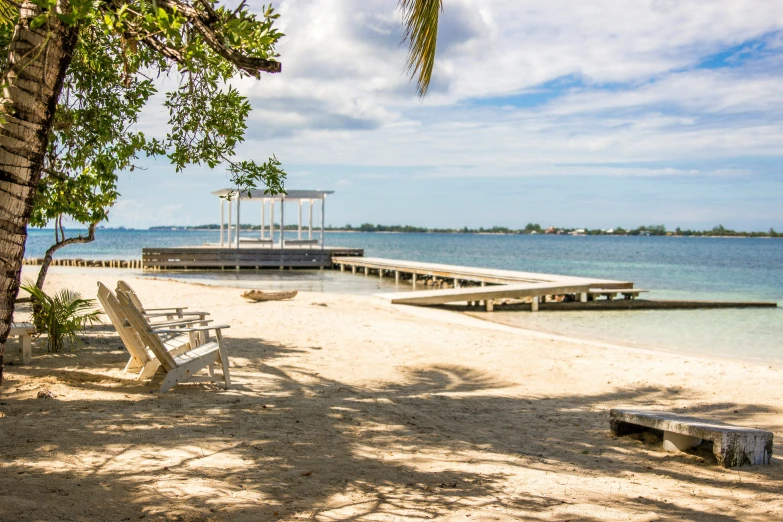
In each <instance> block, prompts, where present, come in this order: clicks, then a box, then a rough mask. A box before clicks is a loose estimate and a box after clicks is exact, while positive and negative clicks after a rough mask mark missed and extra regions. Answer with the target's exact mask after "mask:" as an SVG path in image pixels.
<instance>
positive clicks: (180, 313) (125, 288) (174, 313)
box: [117, 281, 209, 321]
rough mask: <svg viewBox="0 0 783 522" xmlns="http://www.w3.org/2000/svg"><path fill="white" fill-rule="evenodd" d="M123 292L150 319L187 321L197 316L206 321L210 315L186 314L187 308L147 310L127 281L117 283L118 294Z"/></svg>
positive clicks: (173, 307) (174, 307) (204, 313)
mask: <svg viewBox="0 0 783 522" xmlns="http://www.w3.org/2000/svg"><path fill="white" fill-rule="evenodd" d="M120 292H123V293H125V294H127V296H128V297H129V298H130V301H131V303H132V304H133V306H135V307H136V309H137V310H138V311H139V312H141V315H143V316H144V317H146V318H148V319H154V318H158V317H164V318H166V320H169V321H173V320H176V319H185V318H187V317H191V316H197V317H199V318H201V319H204V318H205V317H206V316H208V315H209V314H208V313H207V312H185V310H187V309H188V307H187V306H172V307H168V308H145V307H144V305H143V304H142V303H141V299H139V296H138V294H137V293H136V291H135V290H133V288H131V287H130V285H129V284H128V283H126V282H125V281H117V293H118V294H119V293H120Z"/></svg>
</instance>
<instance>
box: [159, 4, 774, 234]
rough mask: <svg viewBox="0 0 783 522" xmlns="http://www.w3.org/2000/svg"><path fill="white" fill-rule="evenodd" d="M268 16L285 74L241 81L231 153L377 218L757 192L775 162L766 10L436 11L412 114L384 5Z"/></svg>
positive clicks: (282, 7)
mask: <svg viewBox="0 0 783 522" xmlns="http://www.w3.org/2000/svg"><path fill="white" fill-rule="evenodd" d="M252 3H254V4H255V5H254V7H256V8H258V9H260V6H261V3H262V2H260V1H259V0H254V2H251V4H252ZM277 6H278V11H279V12H280V14H281V18H280V23H281V27H282V30H283V31H284V32H285V33H286V37H285V38H284V40H283V41H282V43H281V44H280V46H279V49H278V50H279V52H280V54H281V58H280V59H281V61H282V63H283V72H282V74H279V75H264V76H263V78H262V79H261V81H256V80H254V79H244V80H237V81H236V85H237V86H238V88H239V89H240V90H241V92H243V93H244V94H246V95H247V96H248V97H249V98H250V99H251V101H252V104H253V107H254V111H253V113H252V115H251V120H250V126H249V130H248V141H247V142H246V143H245V144H244V145H243V146H242V147H241V148H240V151H239V152H240V154H241V155H243V156H245V157H252V158H255V159H261V160H263V159H265V158H266V157H268V156H269V155H270V154H271V153H273V152H274V153H275V154H277V156H278V157H279V158H280V159H281V160H282V161H283V163H284V166H286V167H287V168H288V169H289V172H290V173H291V181H290V183H289V184H290V186H292V187H294V186H299V187H302V185H301V183H304V184H310V183H315V184H316V185H319V186H322V187H324V186H325V184H326V183H332V184H333V185H335V186H336V185H339V186H340V187H341V190H342V191H343V192H345V193H349V192H350V190H358V189H359V188H360V187H361V190H364V191H365V192H363V194H362V198H363V199H365V200H366V199H370V198H372V197H377V198H378V200H379V201H380V200H383V198H385V197H386V196H387V190H388V187H387V186H385V185H384V186H383V187H380V185H379V188H378V189H377V191H378V192H377V193H373V192H372V190H373V189H372V186H373V183H379V184H380V183H382V182H384V180H388V179H394V178H400V179H405V180H420V181H421V180H432V182H433V183H434V182H435V181H436V180H437V182H438V183H448V182H447V181H445V180H447V179H453V180H462V179H466V178H478V179H486V180H491V179H493V178H503V179H504V180H505V179H507V178H512V177H535V176H538V177H544V178H546V177H550V176H583V177H584V178H585V179H591V178H594V177H595V178H596V179H597V178H598V177H601V178H602V179H603V178H604V177H606V176H609V177H611V178H613V179H614V178H623V177H624V178H633V179H643V178H649V177H660V178H678V177H682V178H685V179H698V178H700V177H710V178H713V179H740V178H741V179H746V178H747V179H751V178H753V176H754V175H758V174H759V172H760V171H759V170H758V168H762V169H766V170H764V171H763V172H764V173H765V175H767V176H769V175H770V174H769V167H768V166H764V165H762V167H758V166H757V165H756V164H755V163H754V162H753V161H750V160H753V159H754V158H757V159H760V160H759V161H761V160H763V159H764V158H775V157H780V156H783V124H781V121H783V101H782V100H783V98H781V96H780V85H781V84H783V2H780V1H779V0H774V1H773V0H749V1H745V2H737V1H736V0H688V1H685V0H682V1H681V0H651V1H638V0H592V1H590V2H582V3H579V2H574V1H573V0H551V1H549V2H540V1H536V2H533V1H520V0H446V1H445V12H444V14H443V18H442V20H441V28H440V33H439V54H438V60H437V63H436V69H435V74H434V77H433V83H432V86H431V90H430V93H429V94H428V95H427V97H426V98H425V99H423V100H422V99H419V98H417V97H416V96H415V89H414V85H413V84H411V83H410V82H409V81H408V77H407V75H406V73H405V71H404V64H405V55H406V53H405V48H404V47H401V46H400V45H399V43H400V40H401V37H402V28H401V16H400V14H399V12H398V11H397V2H395V1H389V0H283V1H282V2H280V3H279V4H277ZM748 42H749V43H748ZM737 46H743V47H742V48H740V49H735V48H736V47H737ZM732 49H734V51H733V52H732V53H729V54H730V55H727V56H725V57H724V59H725V62H726V64H728V65H729V66H726V67H719V68H709V67H698V66H699V64H700V63H702V62H703V61H704V60H705V59H707V58H709V57H710V56H713V55H716V54H718V53H724V52H726V51H727V50H732ZM521 94H523V95H525V96H527V97H528V98H529V100H528V101H525V100H524V99H522V98H520V97H519V96H520V95H521ZM149 118H150V119H149V122H150V124H155V125H156V124H158V123H159V121H160V120H159V116H157V115H155V114H150V117H149ZM749 159H750V160H749ZM762 163H763V161H762ZM765 165H766V164H765ZM324 166H333V167H334V168H333V169H332V170H330V171H329V172H330V174H329V175H328V176H326V177H324V176H325V174H324ZM338 167H339V168H338ZM340 169H342V170H343V171H340V172H337V170H340ZM774 175H776V176H778V177H780V176H779V175H780V173H779V172H777V173H775V174H774ZM422 182H424V181H422ZM490 183H491V182H490V181H487V185H486V186H487V190H488V191H490V190H495V189H497V187H494V186H491V185H490ZM498 183H502V181H501V182H498ZM221 184H222V182H218V181H216V185H221ZM492 187H494V188H492ZM498 190H501V189H498ZM768 195H769V190H767V193H766V194H765V195H763V194H761V193H759V197H762V196H768ZM744 197H746V198H747V197H749V196H748V195H747V192H746V193H745V196H744ZM759 212H761V210H759ZM686 214H687V212H686V213H683V214H682V215H686ZM164 217H165V216H161V219H163V218H164ZM180 217H181V218H182V219H185V218H184V217H182V216H180ZM367 219H371V216H368V217H367ZM780 219H783V216H780Z"/></svg>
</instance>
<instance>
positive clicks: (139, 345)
mask: <svg viewBox="0 0 783 522" xmlns="http://www.w3.org/2000/svg"><path fill="white" fill-rule="evenodd" d="M98 300H99V301H100V302H101V305H103V310H104V311H105V312H106V315H108V316H109V320H111V323H112V325H114V329H115V330H117V333H118V334H119V335H120V339H122V344H124V345H125V349H126V350H128V353H129V354H130V359H129V360H128V364H126V365H125V369H124V370H123V371H126V372H138V379H139V380H145V379H149V378H151V377H152V376H153V375H154V374H155V372H156V371H157V369H158V368H159V367H160V361H159V360H158V358H157V357H156V356H155V354H154V353H152V352H150V351H149V350H147V348H146V347H145V346H144V343H143V342H142V341H141V338H140V337H139V335H138V334H137V333H136V331H135V330H134V329H133V327H132V326H131V325H130V322H129V321H128V319H127V317H125V314H124V313H123V311H122V310H121V308H120V303H119V301H118V300H117V297H116V296H115V295H114V294H113V293H112V291H111V290H109V288H108V287H106V285H104V284H103V283H101V282H98ZM208 322H209V321H206V320H201V319H198V320H182V321H172V322H168V323H161V325H160V326H161V327H163V326H164V325H165V327H167V328H172V329H175V328H176V327H187V326H193V325H194V324H200V325H206V324H207V323H208ZM199 341H200V338H198V337H195V338H193V336H191V335H189V333H188V332H184V331H178V333H176V334H171V335H169V336H168V337H167V338H166V339H165V340H164V341H162V342H163V345H164V347H165V348H166V350H167V351H168V352H169V353H171V354H173V355H179V354H181V353H185V352H187V351H188V350H190V349H191V348H192V347H195V346H198V342H199Z"/></svg>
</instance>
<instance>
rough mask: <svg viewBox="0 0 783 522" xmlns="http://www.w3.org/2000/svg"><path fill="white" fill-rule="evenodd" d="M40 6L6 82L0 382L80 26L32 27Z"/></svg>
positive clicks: (25, 24)
mask: <svg viewBox="0 0 783 522" xmlns="http://www.w3.org/2000/svg"><path fill="white" fill-rule="evenodd" d="M67 9H68V2H67V0H59V1H58V6H57V10H58V11H59V12H66V11H67ZM40 12H41V11H40V9H39V8H38V7H36V6H35V5H34V4H32V3H30V2H29V1H27V0H26V1H25V2H24V3H23V4H22V7H21V9H20V16H19V23H18V25H17V26H16V29H15V30H14V35H13V38H12V40H11V44H10V46H9V51H8V52H9V55H8V66H7V69H6V70H5V71H3V76H2V82H3V84H4V86H5V88H4V91H3V105H2V107H0V114H1V115H2V116H3V118H4V119H5V122H3V123H0V384H2V379H3V356H4V354H5V341H6V339H7V338H8V331H9V328H10V324H11V317H12V316H13V313H14V300H15V299H16V295H17V292H18V290H19V278H20V276H21V270H22V259H23V258H24V246H25V241H26V240H27V223H28V222H29V220H30V213H31V211H32V204H33V199H34V196H35V188H36V186H37V184H38V180H39V178H40V176H41V168H42V165H43V158H44V153H45V152H46V147H47V145H48V141H49V133H50V130H51V126H52V121H53V118H54V113H55V110H56V108H57V101H58V99H59V97H60V91H61V90H62V86H63V81H64V79H65V74H66V72H67V71H68V66H69V65H70V63H71V59H72V53H73V49H74V47H75V45H76V40H77V37H78V32H79V29H78V26H67V25H64V24H62V23H61V22H60V21H59V19H58V18H57V17H54V16H52V17H50V18H49V23H46V24H44V25H43V26H41V27H39V28H37V29H32V28H30V21H31V20H32V19H33V18H35V17H36V16H37V15H38V14H40Z"/></svg>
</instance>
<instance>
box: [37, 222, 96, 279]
mask: <svg viewBox="0 0 783 522" xmlns="http://www.w3.org/2000/svg"><path fill="white" fill-rule="evenodd" d="M96 225H97V223H90V226H89V228H88V229H87V235H86V236H82V235H78V236H76V237H69V238H68V239H65V235H63V239H62V240H60V241H57V242H56V243H55V244H53V245H52V246H50V247H49V249H48V250H47V251H46V254H44V258H43V261H42V262H41V270H40V271H39V272H38V280H37V281H36V282H35V286H37V287H38V288H41V289H43V284H44V280H45V279H46V273H47V272H48V271H49V265H51V264H52V257H53V256H54V253H55V252H57V251H58V250H60V249H61V248H63V247H65V246H68V245H73V244H76V243H90V242H91V241H95V226H96ZM54 230H55V233H56V232H57V224H56V223H55V229H54Z"/></svg>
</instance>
